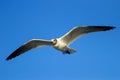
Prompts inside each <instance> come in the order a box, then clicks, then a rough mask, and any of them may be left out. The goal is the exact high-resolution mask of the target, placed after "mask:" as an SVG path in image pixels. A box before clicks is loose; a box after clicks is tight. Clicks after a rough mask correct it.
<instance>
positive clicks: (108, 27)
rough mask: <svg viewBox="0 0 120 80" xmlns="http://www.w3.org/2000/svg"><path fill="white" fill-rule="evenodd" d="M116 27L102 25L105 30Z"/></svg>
mask: <svg viewBox="0 0 120 80" xmlns="http://www.w3.org/2000/svg"><path fill="white" fill-rule="evenodd" d="M115 28H116V27H114V26H105V27H104V31H107V30H113V29H115Z"/></svg>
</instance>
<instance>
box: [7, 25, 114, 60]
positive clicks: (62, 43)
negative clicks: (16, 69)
mask: <svg viewBox="0 0 120 80" xmlns="http://www.w3.org/2000/svg"><path fill="white" fill-rule="evenodd" d="M114 28H115V27H113V26H78V27H74V28H73V29H71V30H70V31H69V32H67V33H66V34H65V35H63V36H62V37H60V38H56V39H51V40H43V39H32V40H30V41H28V42H26V43H25V44H23V45H22V46H20V47H19V48H18V49H16V50H15V51H14V52H13V53H12V54H10V55H9V56H8V57H7V58H6V60H10V59H12V58H14V57H16V56H19V55H20V54H23V53H25V52H27V51H29V50H31V49H34V48H39V47H42V46H52V47H54V48H55V49H57V50H59V51H61V52H63V53H64V54H71V53H74V52H76V50H74V49H72V48H70V47H69V45H70V44H71V43H72V42H73V41H75V40H76V39H77V38H79V37H81V36H83V35H85V34H88V33H92V32H99V31H108V30H111V29H114Z"/></svg>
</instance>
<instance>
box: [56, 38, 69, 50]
mask: <svg viewBox="0 0 120 80" xmlns="http://www.w3.org/2000/svg"><path fill="white" fill-rule="evenodd" d="M65 47H67V45H66V44H65V43H64V42H63V41H61V40H60V39H57V43H56V44H55V45H54V48H56V49H58V50H63V49H65Z"/></svg>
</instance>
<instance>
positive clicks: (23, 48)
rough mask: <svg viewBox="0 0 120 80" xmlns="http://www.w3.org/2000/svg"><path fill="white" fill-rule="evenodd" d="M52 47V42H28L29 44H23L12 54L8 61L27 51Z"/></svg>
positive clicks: (34, 40) (33, 40) (37, 40)
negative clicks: (41, 47)
mask: <svg viewBox="0 0 120 80" xmlns="http://www.w3.org/2000/svg"><path fill="white" fill-rule="evenodd" d="M51 45H53V43H52V41H48V40H40V39H32V40H30V41H28V42H27V43H25V44H23V45H22V46H21V47H19V48H18V49H17V50H15V51H14V52H13V53H12V54H10V55H9V56H8V57H7V59H6V60H9V59H12V58H14V57H16V56H19V55H20V54H22V53H24V52H26V51H29V50H31V49H34V48H37V47H40V46H51Z"/></svg>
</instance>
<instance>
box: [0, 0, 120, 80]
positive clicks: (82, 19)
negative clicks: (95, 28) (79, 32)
mask: <svg viewBox="0 0 120 80" xmlns="http://www.w3.org/2000/svg"><path fill="white" fill-rule="evenodd" d="M78 25H113V26H116V27H117V28H116V29H115V30H111V31H107V32H98V33H95V34H94V33H93V34H89V35H86V36H84V37H82V38H80V39H78V40H77V41H76V42H75V43H74V44H72V45H71V47H72V48H75V49H77V50H78V52H76V53H74V54H71V55H63V54H62V53H61V52H59V51H57V50H55V49H53V48H51V47H43V48H40V49H34V50H31V51H29V52H27V53H25V54H23V55H21V56H19V57H16V58H14V59H12V60H10V61H6V60H5V59H6V57H7V56H8V55H9V54H11V53H12V52H13V51H14V50H15V49H16V48H18V47H19V46H21V45H22V44H23V43H25V42H26V41H28V40H30V39H32V38H40V39H51V38H56V37H60V36H62V35H63V34H65V33H66V32H68V31H69V30H70V29H71V28H73V27H74V26H78ZM119 27H120V1H119V0H1V1H0V45H1V48H0V80H120V36H119V35H120V29H119Z"/></svg>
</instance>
